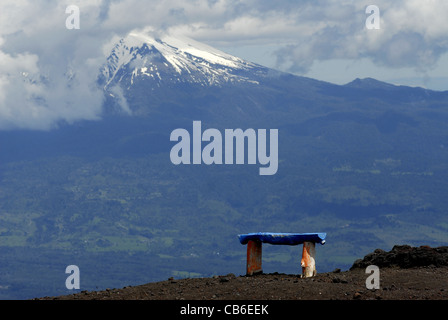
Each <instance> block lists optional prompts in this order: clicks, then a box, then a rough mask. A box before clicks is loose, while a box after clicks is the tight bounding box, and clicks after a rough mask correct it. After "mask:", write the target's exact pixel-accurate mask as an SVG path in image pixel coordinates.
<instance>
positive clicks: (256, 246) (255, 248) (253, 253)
mask: <svg viewBox="0 0 448 320" xmlns="http://www.w3.org/2000/svg"><path fill="white" fill-rule="evenodd" d="M261 251H262V243H261V242H260V241H252V240H250V241H249V242H248V243H247V262H246V274H247V275H249V276H252V275H254V274H257V273H263V269H262V267H261Z"/></svg>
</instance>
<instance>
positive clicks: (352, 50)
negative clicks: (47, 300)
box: [0, 0, 448, 130]
mask: <svg viewBox="0 0 448 320" xmlns="http://www.w3.org/2000/svg"><path fill="white" fill-rule="evenodd" d="M70 5H75V6H77V7H78V8H79V13H80V14H79V17H80V19H79V29H68V28H67V26H66V20H67V18H69V17H70V16H71V13H72V11H68V13H67V12H66V9H67V7H68V6H70ZM369 5H375V6H377V8H378V9H379V22H380V29H368V28H367V27H366V20H368V19H369V17H370V16H371V14H372V12H367V13H366V8H367V7H368V6H369ZM447 17H448V1H446V0H394V1H390V0H370V1H360V0H352V1H348V0H303V1H300V0H292V1H272V0H269V1H268V0H247V1H239V0H209V1H207V0H193V1H188V0H187V1H185V0H183V1H180V0H165V1H141V0H88V1H87V0H68V1H67V0H63V1H56V0H2V1H1V2H0V130H11V129H34V130H48V129H51V128H54V127H56V126H57V125H58V123H60V122H61V121H63V122H68V123H71V122H75V121H77V120H81V119H87V120H94V119H98V118H99V117H100V114H101V104H102V99H103V95H102V92H101V91H100V90H97V89H95V88H94V86H93V85H92V84H93V83H94V82H95V80H96V76H97V75H96V74H95V72H92V70H98V69H99V67H100V66H101V64H102V63H104V60H105V57H106V56H107V52H108V50H110V48H111V46H112V45H113V44H114V42H115V41H117V40H118V39H120V37H124V36H125V35H126V34H128V33H129V32H131V31H132V30H135V29H143V28H145V27H148V26H150V27H152V28H153V29H154V30H157V32H160V33H166V32H167V33H172V34H182V35H185V36H188V37H190V38H193V39H195V40H197V41H200V42H204V43H206V44H208V45H211V46H214V47H216V48H218V49H220V50H222V51H225V52H227V53H230V54H233V55H236V56H239V57H241V58H244V59H246V60H249V61H252V62H255V63H259V64H262V65H265V66H267V67H271V68H275V69H278V70H281V71H286V72H291V73H294V74H297V75H301V76H307V77H311V78H315V79H319V80H324V81H329V82H332V83H337V84H345V83H348V82H350V81H352V80H354V79H356V78H367V77H372V78H375V79H378V80H382V81H386V82H390V83H394V84H402V85H412V86H422V87H426V88H428V89H433V90H448V75H447V74H446V70H448V22H447Z"/></svg>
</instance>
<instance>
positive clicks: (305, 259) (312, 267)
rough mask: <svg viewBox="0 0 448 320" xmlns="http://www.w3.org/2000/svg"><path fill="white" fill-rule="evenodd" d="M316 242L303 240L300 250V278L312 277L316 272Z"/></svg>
mask: <svg viewBox="0 0 448 320" xmlns="http://www.w3.org/2000/svg"><path fill="white" fill-rule="evenodd" d="M315 256H316V244H315V243H314V242H304V243H303V252H302V260H301V263H300V264H301V266H302V278H310V277H314V276H315V275H316V274H317V272H316V261H315Z"/></svg>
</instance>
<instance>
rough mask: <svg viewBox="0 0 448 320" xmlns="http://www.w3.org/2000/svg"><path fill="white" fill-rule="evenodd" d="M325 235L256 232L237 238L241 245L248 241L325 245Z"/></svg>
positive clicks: (293, 244) (292, 244)
mask: <svg viewBox="0 0 448 320" xmlns="http://www.w3.org/2000/svg"><path fill="white" fill-rule="evenodd" d="M326 236H327V234H326V233H271V232H256V233H248V234H240V235H238V238H239V240H240V243H241V244H247V243H248V242H249V241H250V240H252V241H260V242H263V243H269V244H274V245H275V244H279V245H290V246H295V245H298V244H302V243H304V242H314V243H320V244H324V243H325V238H326Z"/></svg>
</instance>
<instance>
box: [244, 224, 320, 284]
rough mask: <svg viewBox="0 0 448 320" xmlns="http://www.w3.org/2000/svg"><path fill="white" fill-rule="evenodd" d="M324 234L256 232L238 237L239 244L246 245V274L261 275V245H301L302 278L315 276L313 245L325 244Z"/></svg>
mask: <svg viewBox="0 0 448 320" xmlns="http://www.w3.org/2000/svg"><path fill="white" fill-rule="evenodd" d="M326 236H327V234H326V233H272V232H257V233H247V234H240V235H238V239H239V240H240V243H241V244H243V245H245V244H247V262H246V274H247V275H254V274H258V273H263V268H262V261H261V260H262V244H263V243H269V244H273V245H289V246H295V245H299V244H303V250H302V259H301V263H300V265H301V267H302V277H313V276H315V275H316V263H315V245H316V243H320V244H322V245H323V244H325V238H326Z"/></svg>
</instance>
